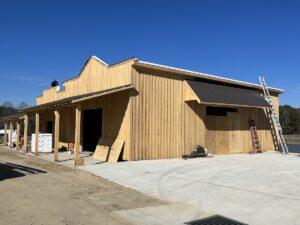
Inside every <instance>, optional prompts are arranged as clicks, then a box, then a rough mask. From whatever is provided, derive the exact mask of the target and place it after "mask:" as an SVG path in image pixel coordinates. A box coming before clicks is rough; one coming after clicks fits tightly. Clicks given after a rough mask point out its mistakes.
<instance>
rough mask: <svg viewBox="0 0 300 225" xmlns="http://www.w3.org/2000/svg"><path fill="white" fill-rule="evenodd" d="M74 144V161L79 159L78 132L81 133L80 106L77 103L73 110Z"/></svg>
mask: <svg viewBox="0 0 300 225" xmlns="http://www.w3.org/2000/svg"><path fill="white" fill-rule="evenodd" d="M75 112H76V113H75V146H74V160H75V163H76V161H77V160H79V151H80V139H81V138H80V134H81V106H80V105H77V106H76V110H75Z"/></svg>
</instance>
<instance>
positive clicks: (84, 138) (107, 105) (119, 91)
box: [22, 85, 134, 165]
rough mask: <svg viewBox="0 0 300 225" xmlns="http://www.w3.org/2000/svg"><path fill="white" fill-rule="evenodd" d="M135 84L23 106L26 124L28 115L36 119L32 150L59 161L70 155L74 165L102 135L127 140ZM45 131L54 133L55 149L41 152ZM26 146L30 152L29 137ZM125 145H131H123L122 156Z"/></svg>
mask: <svg viewBox="0 0 300 225" xmlns="http://www.w3.org/2000/svg"><path fill="white" fill-rule="evenodd" d="M133 87H134V86H133V85H124V86H119V87H116V88H111V89H106V90H102V91H98V92H93V93H89V94H84V95H78V96H72V97H68V98H64V99H61V100H58V101H54V102H50V103H46V104H41V105H37V106H34V107H30V108H26V109H23V110H22V112H23V113H24V127H25V128H28V118H29V117H33V118H34V121H35V132H34V134H35V138H34V143H32V146H34V147H33V149H34V152H33V153H34V154H35V155H36V156H38V155H39V156H41V157H46V158H47V159H49V157H53V160H54V161H56V162H59V161H62V160H68V161H70V157H71V158H73V160H74V161H73V162H74V163H75V165H83V164H84V161H85V159H87V156H90V155H91V154H93V152H94V151H95V148H96V147H97V145H98V142H99V140H100V139H101V138H106V139H117V138H121V139H123V140H128V137H129V136H128V132H126V130H127V129H128V127H127V125H128V123H129V114H128V109H129V107H128V103H129V99H130V95H131V94H132V91H131V90H132V89H133ZM25 128H24V136H25V131H26V130H27V129H25ZM43 133H44V134H45V133H47V134H52V148H53V153H47V154H41V152H40V150H41V149H39V134H43ZM126 147H127V148H126ZM23 149H24V151H25V152H28V150H29V148H28V140H26V141H25V140H24V145H23ZM126 149H128V146H124V149H123V153H122V157H126V154H128V151H126ZM61 150H65V151H62V152H60V151H61ZM67 151H68V152H69V153H72V154H68V152H67ZM73 165H74V164H73Z"/></svg>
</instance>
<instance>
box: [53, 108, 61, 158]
mask: <svg viewBox="0 0 300 225" xmlns="http://www.w3.org/2000/svg"><path fill="white" fill-rule="evenodd" d="M54 115H55V125H54V126H55V128H54V129H55V131H54V135H55V137H54V161H58V148H59V129H60V127H59V125H60V111H58V110H55V111H54Z"/></svg>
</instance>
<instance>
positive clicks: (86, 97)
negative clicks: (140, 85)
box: [20, 84, 134, 113]
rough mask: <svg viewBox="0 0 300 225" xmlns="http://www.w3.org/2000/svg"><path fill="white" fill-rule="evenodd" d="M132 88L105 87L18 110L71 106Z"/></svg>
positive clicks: (124, 86) (131, 85) (128, 86)
mask: <svg viewBox="0 0 300 225" xmlns="http://www.w3.org/2000/svg"><path fill="white" fill-rule="evenodd" d="M132 88H134V85H133V84H128V85H123V86H118V87H114V88H109V89H105V90H101V91H97V92H92V93H88V94H82V95H77V96H72V97H68V98H64V99H61V100H57V101H53V102H48V103H45V104H41V105H37V106H33V107H29V108H25V109H22V110H20V111H21V112H24V113H28V112H34V111H38V110H46V109H50V108H59V107H65V106H72V105H75V104H77V103H79V102H83V101H86V100H89V99H93V98H98V97H101V96H104V95H109V94H113V93H116V92H121V91H125V90H129V89H132Z"/></svg>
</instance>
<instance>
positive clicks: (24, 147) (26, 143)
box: [23, 114, 28, 153]
mask: <svg viewBox="0 0 300 225" xmlns="http://www.w3.org/2000/svg"><path fill="white" fill-rule="evenodd" d="M27 145H28V115H27V114H25V117H24V146H23V150H24V152H25V153H26V152H28V147H27Z"/></svg>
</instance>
